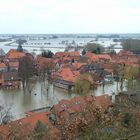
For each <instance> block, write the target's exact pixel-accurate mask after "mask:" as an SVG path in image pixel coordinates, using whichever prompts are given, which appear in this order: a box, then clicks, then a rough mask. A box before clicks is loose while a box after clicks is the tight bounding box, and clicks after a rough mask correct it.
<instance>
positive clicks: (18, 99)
mask: <svg viewBox="0 0 140 140" xmlns="http://www.w3.org/2000/svg"><path fill="white" fill-rule="evenodd" d="M118 87H119V86H118ZM118 89H119V88H117V84H116V82H114V83H113V84H108V85H105V86H104V88H103V87H102V86H99V87H98V88H97V89H96V90H94V91H91V92H90V94H93V95H96V96H99V95H102V94H109V95H112V93H113V92H115V93H116V94H117V93H118V92H119V91H120V90H118ZM124 90H125V88H124ZM75 96H78V95H77V94H74V93H69V92H68V91H66V90H64V89H61V88H57V87H54V86H53V85H52V84H49V83H46V84H44V83H42V82H39V81H38V82H37V83H36V84H35V85H34V88H33V90H32V92H31V93H29V92H26V93H24V92H23V90H22V89H18V90H10V89H4V90H3V89H1V90H0V105H3V106H4V107H5V108H7V109H8V108H10V110H11V113H12V115H13V117H14V119H19V118H22V117H24V116H25V112H28V111H31V110H34V109H38V108H43V107H48V106H52V105H54V104H56V103H58V102H59V101H60V100H62V99H70V98H72V97H75Z"/></svg>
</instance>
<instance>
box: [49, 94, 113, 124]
mask: <svg viewBox="0 0 140 140" xmlns="http://www.w3.org/2000/svg"><path fill="white" fill-rule="evenodd" d="M111 105H112V102H111V98H110V97H109V96H108V95H106V94H105V95H101V96H93V95H88V96H83V97H74V98H72V99H70V100H61V101H60V102H59V103H58V104H56V105H54V106H53V107H52V108H51V109H50V113H51V114H54V115H55V120H53V121H55V123H57V122H59V120H61V119H63V120H68V119H69V120H70V119H72V118H73V117H74V118H75V115H77V114H78V113H80V114H82V113H84V112H85V113H88V110H89V109H92V108H93V107H95V108H96V107H99V108H102V109H104V110H105V109H107V108H108V107H109V106H111ZM90 107H91V108H90ZM85 117H86V118H85V119H86V120H87V121H89V120H90V119H92V120H93V118H91V117H90V116H89V115H88V114H86V115H85ZM90 121H91V120H90Z"/></svg>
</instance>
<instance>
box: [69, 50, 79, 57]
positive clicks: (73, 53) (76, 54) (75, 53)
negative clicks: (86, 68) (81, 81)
mask: <svg viewBox="0 0 140 140" xmlns="http://www.w3.org/2000/svg"><path fill="white" fill-rule="evenodd" d="M68 54H69V56H70V57H78V56H80V53H79V52H76V51H74V52H69V53H68Z"/></svg>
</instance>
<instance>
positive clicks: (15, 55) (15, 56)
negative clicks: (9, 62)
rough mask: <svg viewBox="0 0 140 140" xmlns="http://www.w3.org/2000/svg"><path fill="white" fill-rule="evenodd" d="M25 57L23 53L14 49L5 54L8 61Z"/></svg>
mask: <svg viewBox="0 0 140 140" xmlns="http://www.w3.org/2000/svg"><path fill="white" fill-rule="evenodd" d="M23 56H25V53H24V52H17V51H16V50H14V49H11V50H10V51H9V52H8V53H7V54H6V58H8V59H18V58H21V57H23Z"/></svg>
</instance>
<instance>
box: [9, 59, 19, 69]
mask: <svg viewBox="0 0 140 140" xmlns="http://www.w3.org/2000/svg"><path fill="white" fill-rule="evenodd" d="M8 68H9V71H18V68H19V62H18V61H16V62H9V63H8Z"/></svg>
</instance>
